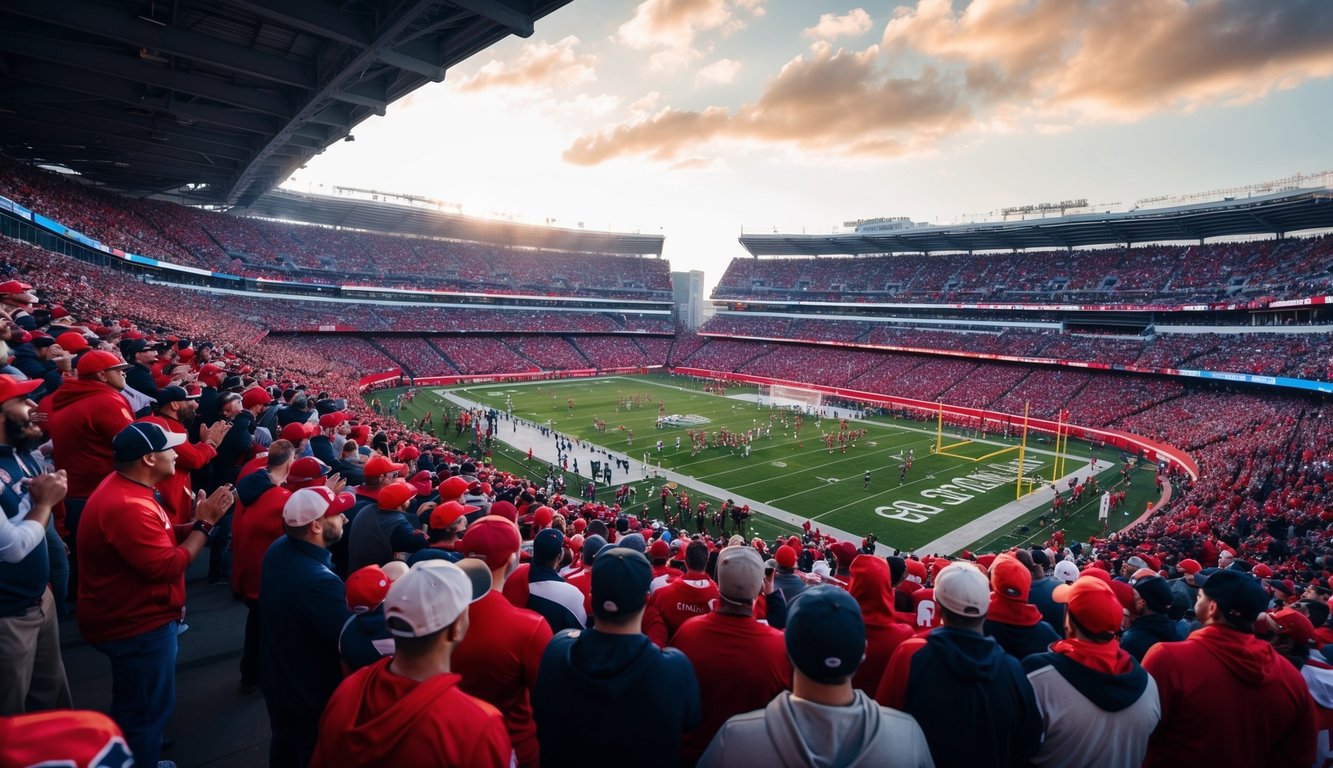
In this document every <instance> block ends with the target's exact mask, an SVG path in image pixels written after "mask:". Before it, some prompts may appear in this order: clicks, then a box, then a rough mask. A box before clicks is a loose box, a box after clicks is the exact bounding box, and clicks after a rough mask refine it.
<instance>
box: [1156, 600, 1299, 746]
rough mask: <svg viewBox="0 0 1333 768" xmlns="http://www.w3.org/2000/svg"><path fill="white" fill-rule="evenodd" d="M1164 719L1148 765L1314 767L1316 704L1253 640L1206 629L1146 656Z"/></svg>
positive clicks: (1282, 662) (1281, 662)
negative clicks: (1217, 759)
mask: <svg viewBox="0 0 1333 768" xmlns="http://www.w3.org/2000/svg"><path fill="white" fill-rule="evenodd" d="M1143 668H1144V669H1146V670H1147V671H1148V674H1150V675H1152V676H1153V679H1154V680H1156V682H1157V688H1158V692H1159V694H1160V696H1161V701H1162V722H1161V723H1160V724H1159V725H1158V727H1157V730H1155V731H1153V735H1152V738H1151V739H1150V740H1149V742H1148V755H1147V757H1146V759H1145V760H1144V762H1143V765H1144V766H1145V768H1157V767H1158V766H1162V767H1166V766H1169V767H1170V768H1176V767H1177V766H1181V765H1193V764H1197V763H1199V762H1200V761H1201V760H1203V761H1205V762H1206V761H1207V760H1208V757H1207V756H1216V755H1226V756H1227V759H1228V761H1229V762H1230V763H1232V764H1234V765H1301V766H1305V765H1312V764H1313V763H1314V757H1315V728H1316V726H1315V706H1314V701H1313V700H1312V699H1311V698H1310V693H1309V691H1308V690H1307V689H1306V684H1305V681H1304V680H1303V679H1302V678H1301V674H1300V672H1297V671H1296V668H1295V667H1293V666H1292V665H1291V664H1290V663H1289V662H1287V660H1286V659H1283V658H1282V657H1281V656H1279V655H1278V653H1277V651H1275V650H1274V649H1273V647H1272V646H1271V645H1269V644H1268V643H1265V642H1263V641H1262V640H1259V639H1258V638H1256V637H1255V636H1254V635H1252V634H1249V633H1247V632H1241V631H1239V630H1235V629H1230V628H1228V627H1225V626H1219V625H1210V626H1206V627H1204V628H1203V629H1200V630H1198V631H1197V632H1195V633H1193V634H1192V635H1190V636H1189V637H1188V638H1187V639H1185V640H1184V641H1182V642H1179V643H1158V644H1157V645H1154V646H1153V647H1152V648H1151V649H1150V650H1149V651H1148V654H1147V655H1146V656H1144V657H1143Z"/></svg>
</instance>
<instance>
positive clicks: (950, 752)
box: [875, 627, 1042, 766]
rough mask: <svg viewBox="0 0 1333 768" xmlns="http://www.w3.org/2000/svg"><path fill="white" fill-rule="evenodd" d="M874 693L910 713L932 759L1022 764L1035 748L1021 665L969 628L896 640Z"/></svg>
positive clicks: (1033, 709) (1036, 729)
mask: <svg viewBox="0 0 1333 768" xmlns="http://www.w3.org/2000/svg"><path fill="white" fill-rule="evenodd" d="M875 698H876V699H878V700H879V703H880V704H881V705H884V706H890V707H894V708H895V709H901V710H902V711H904V712H906V713H908V714H909V715H912V716H913V717H915V718H916V720H917V722H918V723H919V724H921V729H922V730H923V731H924V732H925V734H926V741H927V743H929V744H930V753H931V755H932V756H933V757H934V759H935V763H936V764H938V765H942V766H943V765H988V766H1005V765H1024V764H1026V763H1025V761H1027V760H1028V759H1030V758H1031V757H1032V756H1033V755H1035V754H1036V753H1037V749H1038V748H1039V747H1040V746H1041V727H1042V726H1041V712H1040V711H1039V710H1038V709H1037V700H1036V698H1035V696H1034V695H1033V692H1032V686H1031V685H1030V684H1029V683H1028V680H1027V677H1026V676H1025V675H1024V674H1023V669H1022V667H1020V666H1019V663H1018V660H1017V659H1015V658H1013V657H1012V656H1009V655H1008V654H1006V653H1005V652H1004V649H1003V648H1001V647H1000V646H999V644H998V643H996V642H995V641H994V640H992V639H991V638H989V637H982V636H981V635H980V634H977V633H976V632H969V631H967V630H962V629H956V628H953V627H940V628H938V629H935V630H932V631H931V633H930V634H929V635H927V636H926V637H925V638H924V639H917V638H914V639H912V640H908V641H907V642H905V643H903V644H902V645H900V646H899V647H898V650H897V651H896V652H894V654H893V658H892V659H891V660H890V661H889V668H888V671H887V672H885V674H884V679H883V680H882V681H881V682H880V687H879V691H878V692H877V694H876V696H875ZM960 734H967V738H959V735H960Z"/></svg>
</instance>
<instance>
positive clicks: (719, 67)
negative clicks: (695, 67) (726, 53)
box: [694, 59, 741, 85]
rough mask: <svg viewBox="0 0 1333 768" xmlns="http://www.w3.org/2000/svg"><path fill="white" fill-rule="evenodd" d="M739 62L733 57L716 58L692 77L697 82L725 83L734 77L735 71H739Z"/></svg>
mask: <svg viewBox="0 0 1333 768" xmlns="http://www.w3.org/2000/svg"><path fill="white" fill-rule="evenodd" d="M740 70H741V63H740V62H739V61H736V60H734V59H718V60H717V61H715V62H713V63H712V64H709V65H708V66H706V67H704V68H703V69H700V70H699V71H698V72H697V73H695V75H694V77H695V79H696V80H698V81H699V82H703V83H716V84H719V85H721V84H725V83H730V82H731V81H732V80H735V79H736V73H737V72H740Z"/></svg>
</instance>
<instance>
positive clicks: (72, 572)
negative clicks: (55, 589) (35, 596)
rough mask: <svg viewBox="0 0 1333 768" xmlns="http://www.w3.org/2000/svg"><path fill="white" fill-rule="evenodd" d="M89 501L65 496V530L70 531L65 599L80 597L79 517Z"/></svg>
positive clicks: (67, 542) (66, 541)
mask: <svg viewBox="0 0 1333 768" xmlns="http://www.w3.org/2000/svg"><path fill="white" fill-rule="evenodd" d="M87 503H88V500H87V499H71V498H69V497H65V530H67V531H69V538H68V539H66V540H65V543H66V544H68V545H69V558H68V559H69V583H68V584H67V585H66V587H65V601H74V600H78V599H79V536H78V533H79V518H81V517H83V505H84V504H87Z"/></svg>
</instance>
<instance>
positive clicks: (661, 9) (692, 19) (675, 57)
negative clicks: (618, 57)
mask: <svg viewBox="0 0 1333 768" xmlns="http://www.w3.org/2000/svg"><path fill="white" fill-rule="evenodd" d="M741 11H744V13H745V14H748V15H749V16H762V15H763V14H764V0H644V2H642V3H639V5H638V7H637V8H635V10H634V16H633V17H631V18H630V20H629V21H626V22H625V23H624V24H621V25H620V27H619V29H617V30H616V39H617V40H618V41H620V43H621V44H623V45H625V46H627V47H629V48H633V49H634V50H640V51H643V50H653V49H663V50H660V51H658V52H657V53H656V54H654V55H653V56H651V57H650V58H649V66H650V68H652V69H653V70H656V71H666V72H671V71H677V70H680V69H683V68H684V67H686V66H688V65H689V64H691V63H693V62H694V61H697V60H698V59H700V58H702V57H703V55H704V54H703V52H702V51H700V50H699V49H698V48H697V47H696V46H695V42H696V40H697V39H698V37H699V36H700V35H702V34H704V33H708V32H719V33H722V34H731V33H733V32H735V31H737V30H739V29H741V28H743V27H744V26H745V24H746V18H745V15H744V14H742V13H740V12H741Z"/></svg>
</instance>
